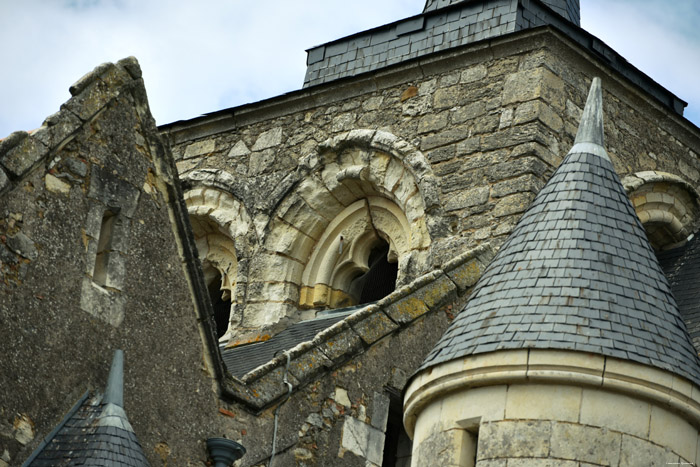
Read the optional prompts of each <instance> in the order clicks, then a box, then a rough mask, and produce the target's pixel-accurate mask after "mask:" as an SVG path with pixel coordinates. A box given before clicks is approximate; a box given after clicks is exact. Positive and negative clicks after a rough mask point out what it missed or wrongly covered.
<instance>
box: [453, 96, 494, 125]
mask: <svg viewBox="0 0 700 467" xmlns="http://www.w3.org/2000/svg"><path fill="white" fill-rule="evenodd" d="M485 113H486V105H485V104H484V102H482V101H477V102H469V103H466V104H465V105H462V106H460V107H458V108H456V109H454V110H453V111H452V123H457V124H458V123H464V122H466V121H468V120H473V119H475V118H477V117H479V116H481V115H484V114H485Z"/></svg>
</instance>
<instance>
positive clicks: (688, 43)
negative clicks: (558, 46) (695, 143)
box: [581, 0, 700, 125]
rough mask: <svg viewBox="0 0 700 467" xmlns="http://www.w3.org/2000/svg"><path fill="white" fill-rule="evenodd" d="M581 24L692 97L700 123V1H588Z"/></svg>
mask: <svg viewBox="0 0 700 467" xmlns="http://www.w3.org/2000/svg"><path fill="white" fill-rule="evenodd" d="M582 3H583V5H582V6H581V14H582V26H583V28H584V29H586V30H587V31H588V32H590V33H591V34H593V35H595V36H597V37H599V38H600V39H602V40H603V41H604V42H605V43H607V44H608V45H609V46H610V47H612V48H613V49H614V50H615V51H616V52H618V53H619V54H620V55H622V56H623V57H624V58H625V59H627V61H629V62H630V63H631V64H632V65H634V66H635V67H637V68H638V69H640V70H641V71H643V72H644V73H646V74H647V75H649V76H650V77H651V78H652V79H654V80H655V81H657V82H658V83H659V84H661V85H663V86H664V87H666V88H667V89H668V90H669V91H671V92H673V93H674V94H676V95H677V96H678V97H679V98H681V99H683V100H684V101H686V102H688V103H689V105H688V107H687V108H686V112H685V115H686V117H687V118H689V119H690V120H692V121H693V122H694V123H695V124H696V125H700V86H698V85H697V83H698V77H699V76H700V34H699V33H698V31H697V25H698V22H699V21H700V3H699V2H697V0H673V1H667V0H634V1H632V0H583V2H582Z"/></svg>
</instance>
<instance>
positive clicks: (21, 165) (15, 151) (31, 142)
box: [0, 132, 48, 178]
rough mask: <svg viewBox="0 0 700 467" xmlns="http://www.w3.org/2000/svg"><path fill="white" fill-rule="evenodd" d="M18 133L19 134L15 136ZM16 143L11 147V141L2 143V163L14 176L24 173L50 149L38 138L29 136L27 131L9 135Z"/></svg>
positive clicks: (0, 162) (0, 152) (0, 158)
mask: <svg viewBox="0 0 700 467" xmlns="http://www.w3.org/2000/svg"><path fill="white" fill-rule="evenodd" d="M15 135H17V136H15ZM7 139H10V140H11V142H15V141H16V144H15V145H14V146H12V147H10V148H9V149H7V147H8V146H10V143H5V144H2V145H0V164H2V166H3V167H4V168H5V170H6V171H7V172H8V173H9V174H10V176H12V177H14V178H19V177H21V176H22V175H24V174H25V173H26V172H27V171H28V170H29V169H31V168H32V167H34V165H35V164H37V163H38V162H39V161H41V160H42V159H43V158H44V156H45V155H46V154H47V152H48V149H47V147H46V146H44V145H43V144H42V143H41V142H40V141H39V140H38V139H36V138H34V137H32V136H27V133H25V132H15V133H12V134H11V135H10V136H8V137H7Z"/></svg>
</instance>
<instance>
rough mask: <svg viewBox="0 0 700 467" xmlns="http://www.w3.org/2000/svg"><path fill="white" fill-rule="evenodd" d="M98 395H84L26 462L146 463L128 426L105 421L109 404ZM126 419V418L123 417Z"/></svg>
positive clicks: (45, 463) (37, 464)
mask: <svg viewBox="0 0 700 467" xmlns="http://www.w3.org/2000/svg"><path fill="white" fill-rule="evenodd" d="M101 399H102V398H101V397H99V396H97V397H92V398H86V399H85V401H84V402H83V403H82V404H81V405H80V406H78V407H77V410H75V411H74V412H73V413H70V414H68V416H67V417H66V419H65V420H64V424H63V425H62V426H61V428H60V429H59V430H58V432H56V433H55V435H54V436H53V438H51V439H50V440H47V444H46V446H45V447H44V448H43V449H42V450H41V452H39V453H38V454H37V455H36V457H34V458H33V459H31V460H30V461H28V462H27V463H26V464H25V465H26V466H32V467H40V466H46V467H49V466H51V467H54V466H61V465H100V466H145V465H148V461H147V460H146V457H145V456H144V454H143V450H142V449H141V445H140V444H139V441H138V439H136V435H135V434H134V431H133V430H132V429H131V426H130V425H128V421H127V422H126V425H122V426H117V424H115V423H111V424H105V423H104V419H105V413H106V411H107V410H108V408H107V406H108V404H103V403H101ZM124 420H125V419H124Z"/></svg>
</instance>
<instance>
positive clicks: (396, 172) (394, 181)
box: [384, 157, 404, 192]
mask: <svg viewBox="0 0 700 467" xmlns="http://www.w3.org/2000/svg"><path fill="white" fill-rule="evenodd" d="M403 175H404V167H403V164H401V162H399V161H397V160H396V159H395V158H393V157H392V158H391V160H390V161H389V165H388V166H387V168H386V175H385V177H384V188H385V189H386V190H387V191H390V192H393V191H394V189H395V188H396V186H397V185H398V184H399V182H400V181H401V178H402V177H403Z"/></svg>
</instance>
